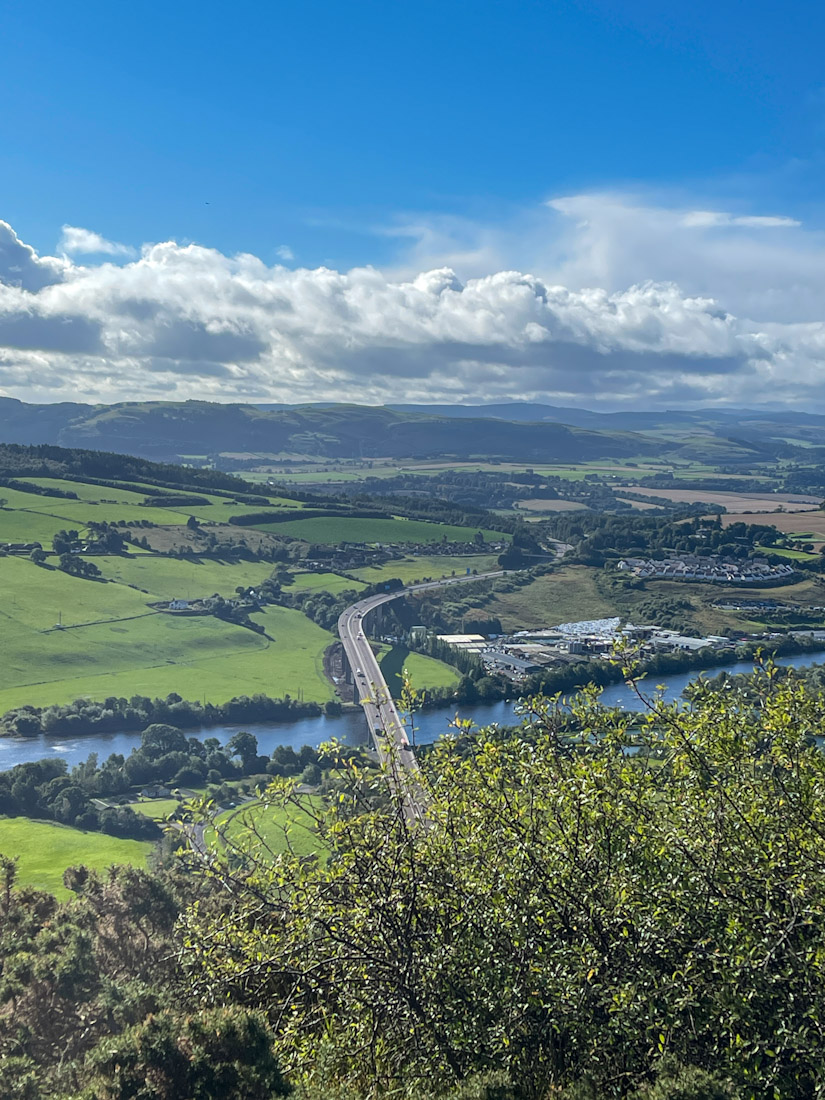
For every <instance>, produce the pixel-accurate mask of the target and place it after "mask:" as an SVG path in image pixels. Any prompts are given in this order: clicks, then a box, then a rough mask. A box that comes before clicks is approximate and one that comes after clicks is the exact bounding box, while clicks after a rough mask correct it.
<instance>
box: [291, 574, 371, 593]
mask: <svg viewBox="0 0 825 1100" xmlns="http://www.w3.org/2000/svg"><path fill="white" fill-rule="evenodd" d="M363 587H364V582H363V581H353V580H350V578H349V577H339V575H338V574H337V573H296V574H295V576H294V579H293V581H292V584H291V585H289V589H290V591H292V592H331V593H332V594H333V595H337V594H338V593H339V592H346V591H348V590H349V589H354V590H355V591H356V592H360V591H361V589H362V588H363Z"/></svg>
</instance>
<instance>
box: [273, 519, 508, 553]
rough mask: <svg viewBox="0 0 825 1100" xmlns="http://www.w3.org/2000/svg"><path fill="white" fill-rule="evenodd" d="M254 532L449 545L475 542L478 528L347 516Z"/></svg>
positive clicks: (489, 534) (488, 534) (328, 541)
mask: <svg viewBox="0 0 825 1100" xmlns="http://www.w3.org/2000/svg"><path fill="white" fill-rule="evenodd" d="M255 529H256V530H257V531H268V532H269V533H270V534H273V535H291V536H292V538H295V539H306V541H307V542H317V543H323V544H324V545H332V546H334V545H335V544H336V543H339V542H385V543H405V542H441V541H442V539H445V538H446V539H447V541H448V542H472V541H473V536H474V535H475V533H476V528H475V527H454V526H452V525H451V524H447V523H427V522H425V521H424V520H418V519H359V518H357V517H352V518H349V517H346V516H331V517H329V518H326V517H324V518H315V519H296V520H287V521H286V522H285V523H262V524H256V525H255ZM484 537H485V538H486V539H487V540H488V541H498V542H504V541H506V540H507V539H509V538H510V536H509V535H503V534H501V533H500V532H498V531H484Z"/></svg>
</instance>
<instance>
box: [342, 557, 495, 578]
mask: <svg viewBox="0 0 825 1100" xmlns="http://www.w3.org/2000/svg"><path fill="white" fill-rule="evenodd" d="M498 568H499V565H498V556H497V555H496V554H470V555H468V556H467V557H463V556H462V557H460V558H452V557H449V556H448V555H447V554H426V555H424V554H422V555H421V556H420V557H408V558H400V559H399V560H397V561H388V562H386V563H385V564H384V565H369V566H367V567H366V568H364V569H356V570H355V571H354V572H355V574H356V576H359V577H361V578H362V579H363V580H364V581H366V582H367V583H368V584H377V583H378V582H379V581H383V580H389V579H390V578H393V577H397V578H398V579H399V580H401V581H403V582H404V584H411V583H412V582H413V581H420V580H423V579H424V577H431V578H432V579H433V580H440V579H441V578H442V577H450V576H452V575H453V573H455V574H456V576H460V575H461V574H462V573H466V572H467V570H468V569H469V570H470V572H472V571H473V570H474V569H475V570H476V572H478V573H487V572H489V571H491V570H494V569H498Z"/></svg>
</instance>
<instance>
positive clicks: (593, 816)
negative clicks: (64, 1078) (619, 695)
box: [182, 671, 825, 1097]
mask: <svg viewBox="0 0 825 1100" xmlns="http://www.w3.org/2000/svg"><path fill="white" fill-rule="evenodd" d="M573 718H574V725H575V726H577V728H578V731H579V732H578V733H577V734H576V736H575V738H572V737H571V735H570V733H569V732H568V731H569V730H570V727H571V716H570V714H569V712H567V711H565V710H563V709H561V708H557V707H556V705H555V704H553V703H551V702H548V701H547V700H535V701H533V702H532V703H531V704H530V706H529V708H528V712H527V714H526V716H525V725H524V727H523V729H522V730H521V732H520V734H519V735H518V736H515V737H509V738H507V739H505V738H503V737H501V736H499V735H497V733H496V731H494V730H493V731H487V732H485V731H482V732H481V733H479V734H478V735H477V736H476V737H475V739H474V741H473V751H472V752H469V753H468V752H467V745H466V739H462V747H461V751H458V747H457V745H456V743H454V742H451V741H449V740H447V741H445V742H443V743H441V744H440V745H439V746H437V747H436V749H435V750H434V751H433V753H432V754H431V755H430V756H429V758H428V762H427V774H426V776H425V778H424V783H425V786H426V790H427V798H428V809H427V824H426V827H417V828H416V827H411V826H410V825H409V824H408V822H407V819H406V817H405V815H404V813H403V805H401V804H400V802H399V799H398V798H396V799H394V800H393V799H389V800H388V799H387V798H386V796H385V797H384V798H383V800H382V801H380V802H379V801H378V799H377V794H378V792H377V791H376V792H373V791H372V790H371V786H370V785H371V783H373V782H374V780H373V779H371V778H370V777H368V776H366V775H364V776H360V773H358V772H357V766H356V765H352V766H351V767H352V769H353V776H352V782H351V783H350V784H349V786H348V788H347V789H348V791H349V794H348V796H347V798H346V799H343V801H341V802H339V803H337V804H336V805H335V806H333V807H332V808H331V809H330V810H329V812H328V813H326V814H325V815H323V816H322V817H321V818H320V819H319V821H318V823H317V827H318V829H319V830H320V831H321V833H322V834H323V835H324V839H325V841H326V843H327V844H328V845H329V847H330V849H331V855H330V857H329V858H328V859H327V860H326V861H325V862H324V863H320V862H319V863H313V862H307V861H306V860H302V859H297V858H295V859H290V858H287V857H283V856H282V857H279V858H278V859H277V860H275V861H274V862H273V861H272V860H271V859H270V858H267V859H263V858H260V857H259V856H256V852H255V850H254V848H250V849H249V850H247V851H246V852H245V858H244V859H243V860H240V861H239V860H238V859H237V858H235V855H236V854H230V853H227V854H226V856H225V858H219V859H218V860H217V861H216V862H215V863H214V864H213V865H212V867H211V870H210V873H211V874H213V875H215V876H216V877H218V878H219V879H220V880H221V881H222V882H223V883H224V884H225V885H229V886H230V888H231V890H232V893H233V895H234V902H233V907H232V914H231V918H229V917H227V919H225V920H219V921H215V920H214V919H212V917H210V916H207V915H204V916H201V915H200V914H199V913H198V911H197V909H193V910H189V911H188V912H187V913H186V914H184V916H183V918H182V919H183V925H182V936H183V948H182V961H183V964H184V967H185V969H186V971H187V973H188V975H189V978H190V981H191V983H192V990H193V994H194V995H195V996H196V998H197V999H198V1000H199V1001H204V1002H206V1003H210V1002H214V1003H221V1002H223V1001H225V1000H227V999H228V1000H230V1001H236V1002H239V1003H241V1004H243V1005H244V1006H246V1007H249V1008H252V1009H259V1010H261V1011H264V1012H265V1013H266V1014H267V1017H268V1019H269V1023H270V1026H271V1028H272V1030H273V1033H274V1036H275V1049H276V1050H277V1052H278V1055H279V1057H280V1059H281V1063H282V1065H283V1066H284V1068H285V1069H286V1070H287V1071H288V1073H289V1074H291V1075H292V1077H293V1078H295V1079H303V1080H305V1081H308V1082H310V1083H311V1082H312V1081H313V1080H314V1079H315V1078H314V1075H315V1074H316V1073H317V1069H316V1067H318V1066H320V1065H323V1066H324V1067H325V1068H324V1073H325V1074H326V1075H327V1079H329V1078H330V1075H331V1077H332V1079H334V1080H335V1081H336V1082H337V1084H338V1086H341V1087H343V1086H348V1087H350V1088H352V1089H355V1090H358V1091H360V1092H361V1093H363V1094H370V1093H383V1092H384V1091H393V1090H395V1089H404V1088H406V1089H409V1090H412V1092H414V1093H421V1095H425V1094H426V1095H434V1096H435V1095H438V1094H439V1093H447V1092H449V1091H450V1090H451V1089H453V1088H455V1087H456V1086H457V1085H458V1084H459V1083H460V1082H461V1081H462V1080H464V1079H465V1078H468V1077H470V1076H472V1075H474V1074H479V1073H481V1074H487V1073H493V1074H502V1075H503V1078H502V1080H506V1081H509V1082H512V1088H513V1089H514V1090H515V1092H514V1094H517V1095H521V1096H528V1097H539V1096H544V1095H550V1094H553V1093H554V1092H555V1090H559V1091H561V1090H565V1089H568V1088H575V1089H576V1090H577V1091H576V1095H579V1094H581V1095H585V1093H584V1092H582V1091H581V1090H582V1089H586V1090H589V1091H588V1092H587V1095H593V1096H597V1097H613V1096H628V1095H630V1094H633V1093H638V1095H639V1096H650V1097H653V1096H660V1095H661V1096H673V1097H676V1096H694V1095H695V1096H699V1095H703V1096H704V1095H707V1096H715V1095H718V1096H722V1095H734V1094H735V1090H736V1089H740V1090H743V1091H742V1092H741V1094H742V1095H743V1096H745V1095H747V1096H766V1097H767V1096H771V1097H773V1096H781V1097H815V1096H822V1095H825V1083H823V1081H822V1073H821V1066H822V1064H823V1060H825V1032H824V1031H823V1021H825V976H824V975H823V967H822V960H823V958H825V920H824V919H823V918H824V917H825V874H824V873H823V871H824V870H825V757H823V754H822V753H821V751H820V749H819V748H818V747H817V745H816V743H815V741H814V737H815V736H816V735H818V733H819V732H820V731H822V730H823V728H825V727H823V719H824V718H825V704H823V701H822V698H821V697H819V696H813V695H811V694H810V693H806V692H805V690H804V688H803V687H801V686H799V685H795V684H793V683H790V682H787V681H779V680H778V679H775V678H774V677H773V675H772V673H771V672H770V671H768V672H766V673H762V674H761V678H760V683H759V690H758V692H757V693H756V694H755V695H754V694H753V693H750V694H748V695H745V694H743V693H740V692H738V691H737V690H735V689H734V690H732V691H731V692H727V693H718V692H711V691H708V692H706V693H705V694H704V695H702V694H701V693H700V694H699V695H697V696H696V697H695V699H694V703H693V706H692V709H691V710H689V711H683V712H680V711H678V710H677V709H675V708H673V707H669V706H665V705H663V704H658V703H657V704H655V705H654V706H653V707H652V708H651V709H650V711H649V714H648V717H647V719H646V720H645V722H644V723H643V725H642V729H641V731H638V730H636V731H634V732H633V735H632V737H631V730H630V728H629V725H628V719H626V718H624V717H623V716H622V715H621V714H617V713H609V712H605V711H604V710H602V709H601V708H600V707H598V706H597V705H596V704H595V702H594V700H593V699H592V698H591V699H587V698H585V700H584V701H583V702H582V703H581V704H578V705H576V706H575V707H574V709H573ZM359 783H360V786H359ZM267 797H268V798H270V799H273V800H277V799H283V798H288V797H290V795H289V792H288V790H286V789H284V790H282V791H281V792H278V791H277V790H275V789H273V790H272V791H270V793H269V795H268V796H267ZM376 806H377V808H376ZM359 811H360V812H359ZM239 867H240V868H241V869H240V870H239ZM665 1064H668V1065H674V1066H676V1067H677V1069H676V1070H674V1071H673V1072H670V1073H669V1075H668V1074H664V1075H663V1074H662V1073H661V1072H660V1071H661V1070H662V1067H663V1065H665ZM425 1084H426V1089H425V1091H424V1092H421V1090H422V1089H424V1086H425ZM703 1089H704V1090H705V1091H704V1092H703V1091H702V1090H703ZM548 1090H549V1091H548Z"/></svg>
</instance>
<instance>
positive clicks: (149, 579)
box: [95, 554, 272, 600]
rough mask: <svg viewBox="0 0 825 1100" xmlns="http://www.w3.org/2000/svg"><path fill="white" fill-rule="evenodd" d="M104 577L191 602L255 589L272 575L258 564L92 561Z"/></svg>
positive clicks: (108, 558)
mask: <svg viewBox="0 0 825 1100" xmlns="http://www.w3.org/2000/svg"><path fill="white" fill-rule="evenodd" d="M95 564H96V565H97V566H98V568H99V569H100V570H101V571H102V572H103V574H104V576H106V577H109V578H110V579H112V580H115V581H117V582H118V583H119V584H120V585H130V586H132V587H134V588H138V589H140V590H141V591H142V592H144V593H147V594H151V595H152V596H155V597H157V598H159V599H169V600H171V599H174V598H175V597H181V598H182V599H194V598H197V597H199V596H211V595H212V594H213V593H214V592H219V593H220V594H221V595H222V596H234V594H235V587H236V586H237V585H244V586H247V585H256V584H260V583H261V581H264V580H266V578H267V577H268V576H270V575H271V573H272V565H271V564H270V563H268V562H260V561H240V562H235V563H233V564H231V565H230V564H228V563H225V562H220V561H211V560H208V559H206V558H204V559H203V560H201V561H182V560H179V559H175V558H163V557H155V556H152V555H147V554H142V555H138V556H137V557H134V558H126V557H121V556H120V555H111V556H108V555H107V556H105V557H100V558H95Z"/></svg>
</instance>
